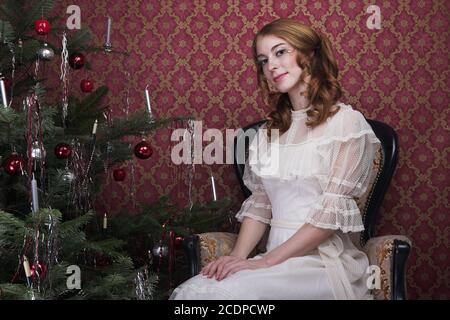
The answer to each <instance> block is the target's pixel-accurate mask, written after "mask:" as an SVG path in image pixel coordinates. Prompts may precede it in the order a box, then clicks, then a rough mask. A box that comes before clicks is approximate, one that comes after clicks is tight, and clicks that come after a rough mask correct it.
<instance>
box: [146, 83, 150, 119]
mask: <svg viewBox="0 0 450 320" xmlns="http://www.w3.org/2000/svg"><path fill="white" fill-rule="evenodd" d="M145 99H146V101H147V110H148V113H149V114H150V116H152V106H151V104H150V94H149V93H148V86H147V87H145Z"/></svg>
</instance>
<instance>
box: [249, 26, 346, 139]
mask: <svg viewBox="0 0 450 320" xmlns="http://www.w3.org/2000/svg"><path fill="white" fill-rule="evenodd" d="M267 35H272V36H276V37H278V38H281V39H283V40H285V41H286V42H287V43H289V44H290V45H291V46H292V47H294V48H295V50H296V52H297V63H298V65H299V66H300V68H301V69H302V70H303V72H302V74H301V76H300V80H299V81H304V79H305V78H306V77H307V76H308V75H310V81H309V84H308V86H307V90H306V98H307V99H308V100H309V103H310V104H309V106H308V107H309V110H308V111H307V115H308V120H307V122H306V124H307V125H308V126H310V127H315V126H318V125H319V124H321V123H323V122H325V121H326V120H327V119H328V117H331V116H333V115H334V114H335V113H336V112H337V111H338V110H339V109H337V110H334V111H332V110H331V108H332V107H333V105H335V104H336V102H337V101H338V100H339V98H340V97H341V95H342V90H341V86H340V84H339V82H338V80H337V78H338V73H339V70H338V68H337V64H336V60H335V58H334V55H333V51H332V49H331V44H330V42H329V40H328V39H327V38H326V37H325V36H323V35H320V34H319V33H317V32H315V31H314V30H313V29H311V28H310V27H307V26H305V25H303V24H301V23H300V22H298V21H296V20H293V19H286V18H282V19H277V20H275V21H273V22H271V23H269V24H267V25H265V26H264V27H263V28H262V29H261V30H259V31H258V33H257V34H256V35H255V38H254V40H253V45H252V51H253V59H254V63H255V65H256V69H257V78H258V85H259V87H260V88H261V89H262V91H263V93H265V94H266V95H268V97H269V102H270V104H271V105H272V106H273V105H275V107H276V108H275V110H273V111H271V112H269V113H268V114H267V115H266V118H267V120H268V121H267V128H268V129H279V130H280V133H284V132H286V131H287V130H288V129H289V127H290V126H291V123H292V117H291V109H292V104H291V101H290V99H289V95H288V94H287V93H279V92H271V91H270V89H269V84H268V82H267V79H266V78H265V76H264V73H263V70H262V66H261V65H260V64H259V63H258V59H257V55H258V53H257V52H256V44H257V41H258V39H260V38H261V37H264V36H267ZM268 132H270V130H268Z"/></svg>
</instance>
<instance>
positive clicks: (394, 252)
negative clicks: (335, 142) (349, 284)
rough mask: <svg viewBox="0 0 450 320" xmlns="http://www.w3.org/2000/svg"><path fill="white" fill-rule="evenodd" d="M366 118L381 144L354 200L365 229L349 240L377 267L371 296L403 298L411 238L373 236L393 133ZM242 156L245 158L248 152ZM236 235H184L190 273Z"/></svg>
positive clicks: (238, 166)
mask: <svg viewBox="0 0 450 320" xmlns="http://www.w3.org/2000/svg"><path fill="white" fill-rule="evenodd" d="M367 121H368V123H369V124H370V125H371V127H372V129H373V131H374V132H375V134H376V136H377V137H378V139H379V140H380V141H381V147H380V149H379V150H378V152H377V154H376V156H375V159H374V164H373V167H372V170H373V172H372V175H371V176H372V179H371V184H370V187H369V188H368V190H367V192H366V194H365V195H364V196H363V197H361V198H359V199H355V200H356V202H357V204H358V207H359V208H360V210H361V214H362V216H363V221H364V226H365V230H364V231H363V232H361V233H355V234H352V235H351V237H352V241H353V243H354V244H355V245H356V246H357V247H358V248H360V249H361V250H363V251H364V252H365V253H366V254H367V255H368V257H369V262H370V265H375V266H378V267H379V268H380V269H379V270H380V271H381V272H380V276H381V277H380V278H381V279H380V287H379V288H375V289H373V295H374V297H375V299H380V300H384V299H389V300H403V299H406V283H405V266H406V260H407V258H408V255H409V252H410V248H411V241H410V239H408V238H407V237H405V236H400V235H385V236H377V237H375V225H376V222H377V215H378V212H379V209H380V206H381V204H382V201H383V198H384V196H385V194H386V190H387V188H388V186H389V183H390V181H391V178H392V175H393V173H394V170H395V167H396V164H397V156H398V149H397V134H396V133H395V131H394V130H393V129H392V128H391V127H390V126H388V125H387V124H385V123H382V122H379V121H376V120H367ZM263 123H265V121H264V120H263V121H259V122H257V123H254V124H251V125H249V126H247V127H245V128H243V132H245V131H246V130H248V129H256V130H257V129H258V128H259V127H260V126H261V125H262V124H263ZM239 139H246V138H245V135H244V134H241V135H239V136H237V137H236V138H235V140H234V149H235V152H234V167H235V170H236V174H237V177H238V180H239V183H240V186H241V189H242V192H243V193H244V195H245V197H246V198H247V197H249V196H250V195H251V192H250V190H248V189H247V187H246V186H245V185H244V182H243V180H242V177H243V173H244V167H245V164H243V163H244V162H245V161H242V159H238V158H237V157H238V156H239V153H238V152H237V150H236V146H237V145H238V143H244V144H245V145H246V146H247V148H248V141H247V140H245V141H239ZM244 156H245V157H247V156H248V152H246V155H244ZM238 160H240V161H238ZM244 160H245V159H244ZM236 238H237V234H234V233H228V232H210V233H202V234H194V235H191V236H189V237H186V238H185V240H184V243H183V246H184V250H185V252H186V255H187V259H188V263H189V270H190V275H191V276H194V275H196V274H198V273H199V271H200V270H201V268H202V267H203V266H205V265H206V264H207V263H208V262H210V261H211V260H213V259H216V258H217V257H219V256H222V255H227V254H229V253H230V252H231V250H232V249H233V245H234V242H235V240H236ZM263 242H264V241H263V240H262V241H261V242H260V244H259V245H258V247H257V249H259V250H260V251H261V250H263V249H262V248H263V246H264V243H263Z"/></svg>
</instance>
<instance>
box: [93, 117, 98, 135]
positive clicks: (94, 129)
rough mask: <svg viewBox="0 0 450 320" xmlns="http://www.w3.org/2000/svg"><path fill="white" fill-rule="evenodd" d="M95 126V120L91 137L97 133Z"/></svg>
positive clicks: (96, 123) (96, 122)
mask: <svg viewBox="0 0 450 320" xmlns="http://www.w3.org/2000/svg"><path fill="white" fill-rule="evenodd" d="M97 125H98V121H97V119H95V122H94V127H93V128H92V135H95V134H96V133H97Z"/></svg>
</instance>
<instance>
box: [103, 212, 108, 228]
mask: <svg viewBox="0 0 450 320" xmlns="http://www.w3.org/2000/svg"><path fill="white" fill-rule="evenodd" d="M107 228H108V218H107V217H106V213H105V214H104V215H103V229H107Z"/></svg>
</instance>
